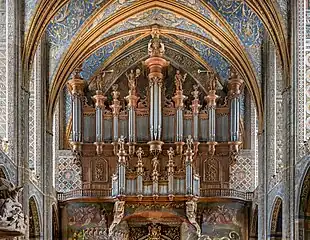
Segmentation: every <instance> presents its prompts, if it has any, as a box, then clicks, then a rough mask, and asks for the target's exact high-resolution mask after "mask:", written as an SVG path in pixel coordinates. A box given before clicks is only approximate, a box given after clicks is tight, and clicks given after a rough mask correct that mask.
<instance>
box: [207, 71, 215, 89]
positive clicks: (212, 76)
mask: <svg viewBox="0 0 310 240" xmlns="http://www.w3.org/2000/svg"><path fill="white" fill-rule="evenodd" d="M208 78H209V79H208V90H209V91H213V90H216V83H217V80H216V77H215V74H214V73H213V72H209V74H208Z"/></svg>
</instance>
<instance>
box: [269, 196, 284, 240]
mask: <svg viewBox="0 0 310 240" xmlns="http://www.w3.org/2000/svg"><path fill="white" fill-rule="evenodd" d="M282 205H283V204H282V199H281V198H279V197H277V198H276V199H275V202H274V205H273V211H272V216H271V224H270V239H274V240H278V239H279V240H280V239H282V232H283V228H282Z"/></svg>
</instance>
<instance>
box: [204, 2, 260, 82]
mask: <svg viewBox="0 0 310 240" xmlns="http://www.w3.org/2000/svg"><path fill="white" fill-rule="evenodd" d="M208 2H209V4H211V5H212V6H213V7H214V8H215V9H216V10H217V11H218V12H219V13H220V14H221V15H222V16H223V17H224V18H225V19H226V20H227V22H228V24H229V25H230V26H231V28H232V29H233V31H234V32H235V33H236V35H237V36H238V37H239V39H240V40H241V42H242V44H243V46H244V48H245V50H246V52H247V53H248V57H249V58H250V59H251V60H252V62H253V65H254V67H255V69H256V74H257V76H258V77H259V76H260V74H261V69H260V62H261V53H260V52H261V45H262V41H263V36H264V31H265V28H264V25H263V23H262V21H261V20H260V18H259V17H258V16H257V15H256V14H255V13H254V12H253V11H252V10H251V8H250V7H249V6H248V5H247V4H246V3H245V2H244V1H232V0H229V1H227V0H211V1H208Z"/></svg>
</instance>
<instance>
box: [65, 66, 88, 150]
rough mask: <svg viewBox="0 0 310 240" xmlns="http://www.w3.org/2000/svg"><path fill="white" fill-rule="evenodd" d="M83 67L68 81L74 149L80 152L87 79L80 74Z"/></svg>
mask: <svg viewBox="0 0 310 240" xmlns="http://www.w3.org/2000/svg"><path fill="white" fill-rule="evenodd" d="M80 71H81V69H80V68H78V69H76V70H75V71H74V73H73V78H72V79H71V80H69V81H68V84H67V87H68V89H69V91H70V94H71V99H72V141H71V145H72V148H73V151H75V152H80V151H81V145H82V142H83V139H82V118H83V98H84V87H85V81H84V80H83V79H82V77H81V76H80Z"/></svg>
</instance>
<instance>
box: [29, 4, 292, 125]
mask: <svg viewBox="0 0 310 240" xmlns="http://www.w3.org/2000/svg"><path fill="white" fill-rule="evenodd" d="M34 6H36V7H34ZM27 8H28V10H29V9H30V8H31V9H32V10H31V11H32V12H33V14H31V13H30V12H28V10H27ZM33 9H35V11H33ZM26 16H27V19H26V20H27V23H26V29H27V34H26V38H25V48H24V52H23V63H24V72H25V73H26V74H25V76H26V77H25V79H24V84H25V85H26V86H27V82H28V76H29V74H30V72H29V69H30V66H31V62H32V59H33V56H34V54H35V49H36V45H37V44H38V42H39V39H40V38H41V37H42V35H43V34H44V33H46V36H47V41H48V43H49V46H50V54H49V55H50V56H51V58H50V59H49V67H50V70H51V73H50V74H51V75H50V86H51V87H50V97H49V106H48V114H49V119H51V116H52V113H53V110H54V107H55V103H56V101H57V99H58V96H59V92H60V91H62V89H63V86H64V84H65V83H66V81H67V80H68V78H69V77H70V74H71V72H72V71H73V70H74V68H76V67H77V66H80V65H83V66H85V77H86V78H92V77H93V76H95V75H96V73H98V72H99V71H100V70H102V69H104V68H105V67H107V66H109V65H111V64H113V62H115V60H116V59H117V58H118V57H119V56H121V55H122V54H124V53H125V52H126V51H128V49H130V48H131V47H132V46H134V45H135V44H137V43H138V42H139V41H140V40H142V39H144V38H146V37H147V36H148V35H149V34H150V31H151V28H152V26H153V25H154V24H158V25H159V28H160V30H161V34H162V36H163V37H164V38H166V39H169V41H171V42H173V44H175V45H178V46H180V48H182V49H184V52H187V53H189V55H190V56H191V57H192V58H194V59H195V61H197V62H199V63H200V65H201V66H202V67H203V68H204V69H208V70H210V69H213V70H214V71H215V72H216V73H217V74H218V75H219V76H220V77H222V78H223V74H221V69H216V67H214V66H212V62H214V61H215V62H218V61H219V60H218V59H221V58H222V59H225V61H227V62H228V63H229V65H231V66H233V67H234V68H235V69H236V70H237V71H238V72H239V73H240V74H241V76H242V77H243V78H244V80H245V82H246V85H247V88H248V90H249V92H250V93H251V95H252V98H253V99H254V101H255V103H256V105H257V110H258V117H259V122H260V126H261V124H262V119H263V118H262V112H263V106H262V98H261V88H260V81H261V73H260V69H261V61H262V59H261V56H260V48H261V47H262V43H263V42H262V41H263V35H264V32H265V31H266V32H268V33H269V34H270V36H271V38H272V39H273V41H274V42H275V45H276V46H277V48H278V50H279V56H280V58H281V60H282V63H283V65H284V70H285V71H286V70H287V69H288V68H289V67H288V66H289V60H288V59H289V56H288V51H287V39H286V37H285V35H284V32H285V30H284V27H283V26H284V24H283V21H282V18H281V16H280V14H279V11H278V10H277V9H276V5H274V3H271V2H266V1H253V0H245V1H223V0H210V1H199V0H191V1H185V0H177V1H172V0H156V1H147V0H142V1H135V0H130V1H123V0H122V1H121V0H110V1H107V0H95V1H85V0H83V1H82V0H77V1H69V0H52V1H46V0H41V1H36V0H33V1H30V2H29V3H28V5H27V6H26ZM143 19H144V20H145V21H144V22H143V21H142V20H143ZM137 20H140V21H137ZM205 48H208V49H210V50H208V51H202V50H201V49H205ZM182 51H183V50H181V52H182ZM213 52H215V53H216V54H217V55H218V56H220V57H218V56H216V54H213V56H212V53H213ZM206 55H209V56H206ZM210 55H211V57H210ZM98 56H99V57H98ZM212 57H213V59H212ZM98 59H99V61H97V60H98ZM222 62H224V61H222ZM222 62H220V65H221V64H222ZM222 65H223V64H222ZM87 66H88V68H87ZM89 66H91V67H89ZM223 71H224V70H223ZM286 72H287V71H286ZM285 79H287V78H285ZM223 80H224V79H223Z"/></svg>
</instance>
